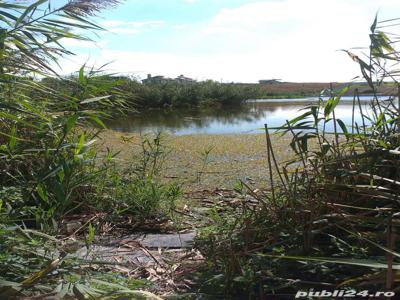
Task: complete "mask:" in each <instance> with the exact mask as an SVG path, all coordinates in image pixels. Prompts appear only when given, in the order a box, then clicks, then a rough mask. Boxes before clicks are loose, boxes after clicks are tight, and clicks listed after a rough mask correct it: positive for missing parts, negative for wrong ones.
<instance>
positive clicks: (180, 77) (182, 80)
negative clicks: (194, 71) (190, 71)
mask: <svg viewBox="0 0 400 300" xmlns="http://www.w3.org/2000/svg"><path fill="white" fill-rule="evenodd" d="M175 80H176V81H179V82H182V83H191V82H196V80H194V79H192V78H189V77H185V76H183V75H179V76H178V77H176V78H175Z"/></svg>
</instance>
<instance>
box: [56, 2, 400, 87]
mask: <svg viewBox="0 0 400 300" xmlns="http://www.w3.org/2000/svg"><path fill="white" fill-rule="evenodd" d="M376 13H378V17H379V19H380V20H387V19H391V18H398V17H400V1H398V0H263V1H262V0H258V1H257V0H254V1H252V0H125V1H124V2H122V4H120V5H118V6H117V7H116V8H114V9H109V10H107V11H103V12H102V13H101V14H100V15H99V16H98V17H97V18H96V19H95V21H96V22H97V23H98V24H100V25H102V26H103V27H104V28H105V29H106V30H105V31H103V32H99V33H98V36H97V37H94V40H95V42H83V41H74V40H66V41H65V42H64V45H65V46H67V47H68V49H71V50H72V51H73V52H74V53H75V54H76V55H75V56H73V57H69V58H68V59H64V60H62V63H61V66H62V70H61V72H62V73H64V74H68V73H71V72H74V71H76V70H78V69H79V67H80V66H82V65H83V64H85V63H86V65H90V66H95V67H100V66H102V65H104V64H108V65H107V66H106V67H105V70H106V71H107V72H110V73H119V74H124V75H132V76H135V77H138V78H145V77H146V75H147V74H152V75H153V76H154V75H164V76H167V77H176V76H178V75H180V74H183V75H185V76H187V77H191V78H194V79H197V80H205V79H213V80H217V81H222V82H258V80H260V79H271V78H275V79H281V80H283V81H296V82H334V81H341V82H343V81H346V82H347V81H351V80H353V79H354V78H355V77H356V76H359V75H360V72H359V67H358V66H357V64H356V63H354V62H353V61H351V59H350V58H349V57H348V55H347V54H346V53H345V52H343V51H340V49H351V48H357V47H367V46H368V45H369V36H368V34H369V30H370V29H369V28H370V26H371V24H372V22H373V20H374V17H375V15H376ZM393 30H397V32H399V33H400V27H398V28H393ZM354 51H359V50H354Z"/></svg>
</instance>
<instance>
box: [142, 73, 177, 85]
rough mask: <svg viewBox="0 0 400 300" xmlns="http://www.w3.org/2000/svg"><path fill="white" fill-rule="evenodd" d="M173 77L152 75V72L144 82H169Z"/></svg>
mask: <svg viewBox="0 0 400 300" xmlns="http://www.w3.org/2000/svg"><path fill="white" fill-rule="evenodd" d="M171 80H172V79H171V78H166V77H164V76H162V75H157V76H151V74H147V78H146V79H143V80H142V83H143V84H161V83H167V82H168V81H171Z"/></svg>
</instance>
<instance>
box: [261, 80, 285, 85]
mask: <svg viewBox="0 0 400 300" xmlns="http://www.w3.org/2000/svg"><path fill="white" fill-rule="evenodd" d="M258 82H259V83H260V84H277V83H281V79H262V80H259V81H258Z"/></svg>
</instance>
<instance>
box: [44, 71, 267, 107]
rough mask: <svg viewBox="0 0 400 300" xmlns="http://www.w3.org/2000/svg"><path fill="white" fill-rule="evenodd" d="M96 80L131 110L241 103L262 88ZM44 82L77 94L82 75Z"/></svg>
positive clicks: (116, 78) (118, 78)
mask: <svg viewBox="0 0 400 300" xmlns="http://www.w3.org/2000/svg"><path fill="white" fill-rule="evenodd" d="M97 75H99V74H97ZM96 80H97V81H101V85H102V86H104V85H106V86H108V87H110V86H113V87H114V88H115V89H116V90H118V93H119V94H121V95H124V99H125V104H126V105H127V108H129V109H131V110H133V109H134V110H143V109H148V108H198V107H223V106H238V105H241V104H242V103H243V102H244V101H246V100H247V99H254V98H257V97H258V96H259V95H260V89H259V87H258V86H255V85H246V84H235V83H220V82H216V81H213V80H207V81H200V82H179V81H174V80H170V81H167V82H162V83H161V82H160V83H157V82H155V83H146V84H142V83H141V82H139V81H138V80H137V79H135V78H133V77H124V76H110V75H104V74H103V75H101V76H100V75H99V76H96ZM42 83H43V84H44V85H46V86H47V87H49V88H53V89H57V90H58V91H62V92H63V93H64V94H65V95H70V96H74V95H76V93H77V91H78V90H79V76H76V75H72V76H69V77H67V78H65V79H64V80H60V79H57V78H51V79H48V78H46V79H44V80H42ZM103 93H104V91H102V90H99V91H97V94H96V96H102V95H103Z"/></svg>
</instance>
